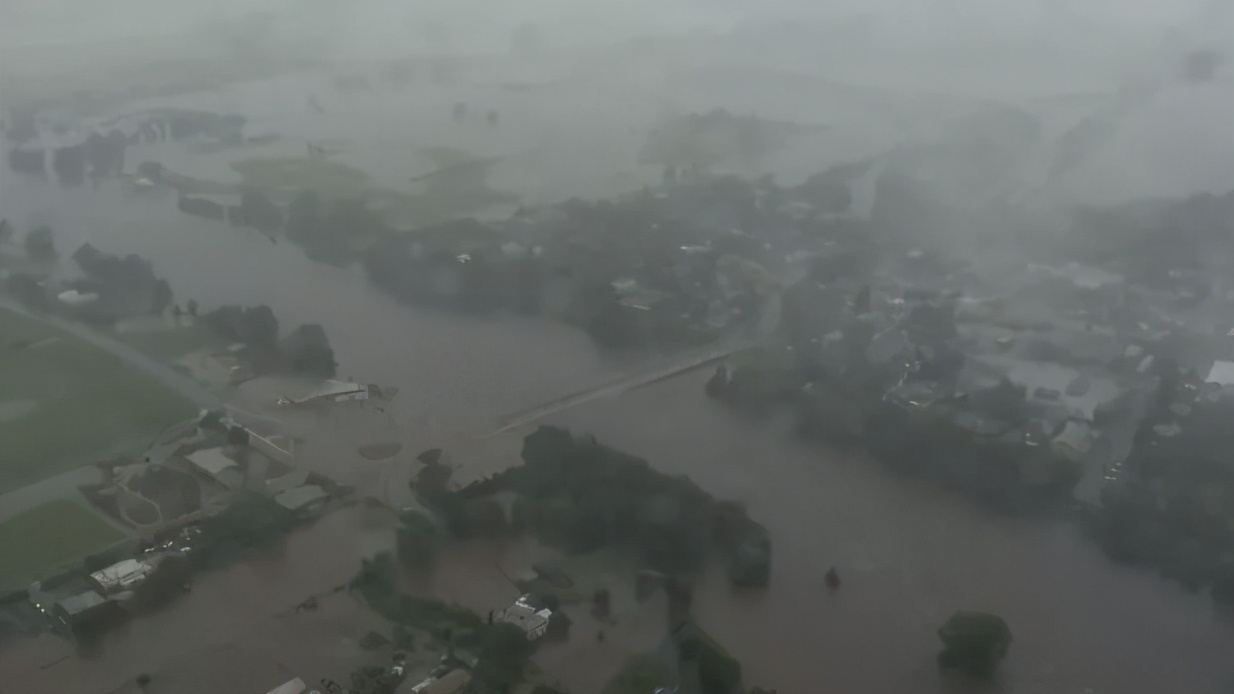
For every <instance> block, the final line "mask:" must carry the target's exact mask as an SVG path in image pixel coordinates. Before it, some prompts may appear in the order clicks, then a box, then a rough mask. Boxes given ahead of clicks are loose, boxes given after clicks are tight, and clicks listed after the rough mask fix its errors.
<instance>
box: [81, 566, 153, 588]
mask: <svg viewBox="0 0 1234 694" xmlns="http://www.w3.org/2000/svg"><path fill="white" fill-rule="evenodd" d="M151 571H154V565H153V564H150V563H147V562H144V561H140V560H137V559H125V560H124V561H121V562H116V563H115V564H112V565H111V566H108V567H107V568H104V569H100V570H98V571H95V572H94V573H92V574H90V581H91V582H93V583H94V585H95V587H96V588H98V590H99V592H100V593H103V594H104V595H106V594H109V593H117V592H120V591H124V590H131V589H132V588H133V587H134V586H136V585H137V584H139V583H141V582H142V581H144V580H146V576H148V575H149V574H150V572H151Z"/></svg>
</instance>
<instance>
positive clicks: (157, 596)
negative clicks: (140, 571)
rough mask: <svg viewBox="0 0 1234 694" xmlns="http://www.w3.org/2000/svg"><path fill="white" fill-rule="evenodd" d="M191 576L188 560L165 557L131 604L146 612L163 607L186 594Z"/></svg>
mask: <svg viewBox="0 0 1234 694" xmlns="http://www.w3.org/2000/svg"><path fill="white" fill-rule="evenodd" d="M191 575H192V568H191V567H190V566H189V561H188V559H186V558H184V557H182V556H177V555H169V556H167V557H164V558H163V559H162V561H160V562H159V565H158V566H157V567H156V568H155V569H154V571H151V572H150V575H148V576H146V579H145V580H144V581H142V582H141V585H139V586H138V587H137V590H136V591H134V594H133V599H132V601H131V604H132V605H133V606H134V607H136V608H139V609H145V610H152V609H156V608H159V607H162V606H163V605H166V604H167V603H168V602H170V601H171V600H172V599H173V598H175V597H176V596H177V595H182V594H183V593H184V586H185V584H186V583H188V580H189V577H190V576H191Z"/></svg>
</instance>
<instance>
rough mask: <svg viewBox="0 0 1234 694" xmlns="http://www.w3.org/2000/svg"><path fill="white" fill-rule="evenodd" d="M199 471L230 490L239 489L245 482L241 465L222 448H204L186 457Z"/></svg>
mask: <svg viewBox="0 0 1234 694" xmlns="http://www.w3.org/2000/svg"><path fill="white" fill-rule="evenodd" d="M185 459H186V460H188V461H189V463H190V464H191V465H192V466H193V467H195V468H197V470H199V471H201V472H203V473H205V474H206V475H209V476H210V477H211V478H213V479H214V480H217V481H218V482H219V484H222V485H223V486H224V487H227V488H228V489H234V488H236V487H239V486H240V485H241V484H243V482H244V471H243V470H241V469H240V464H239V463H237V462H236V461H235V460H233V459H232V458H231V457H230V456H228V455H227V454H226V453H225V452H224V451H223V449H222V448H203V449H201V450H199V451H193V452H192V453H189V454H188V455H186V456H185Z"/></svg>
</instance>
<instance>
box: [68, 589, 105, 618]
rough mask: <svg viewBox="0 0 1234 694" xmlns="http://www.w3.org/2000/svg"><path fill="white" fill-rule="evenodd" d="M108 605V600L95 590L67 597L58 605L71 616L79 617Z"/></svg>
mask: <svg viewBox="0 0 1234 694" xmlns="http://www.w3.org/2000/svg"><path fill="white" fill-rule="evenodd" d="M106 603H107V598H105V597H103V596H102V595H99V594H98V593H97V592H95V591H93V590H88V591H86V592H84V593H78V594H77V595H73V596H70V597H67V598H65V599H63V600H61V601H60V602H57V603H56V605H57V606H58V607H59V608H60V609H62V610H64V612H65V613H66V614H68V615H69V616H73V615H79V614H82V613H84V612H89V611H90V610H92V609H94V608H96V607H98V606H99V605H103V604H106Z"/></svg>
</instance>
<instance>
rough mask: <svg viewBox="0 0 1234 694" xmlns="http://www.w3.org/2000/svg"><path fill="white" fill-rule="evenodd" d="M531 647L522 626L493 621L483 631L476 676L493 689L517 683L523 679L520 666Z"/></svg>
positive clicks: (530, 651)
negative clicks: (494, 622)
mask: <svg viewBox="0 0 1234 694" xmlns="http://www.w3.org/2000/svg"><path fill="white" fill-rule="evenodd" d="M534 650H535V646H534V645H533V644H532V643H531V641H528V640H527V634H525V633H524V632H523V630H522V629H520V628H518V627H517V626H515V625H513V624H507V623H505V622H501V623H498V624H494V625H493V626H491V627H489V628H488V629H487V630H486V631H485V634H484V641H483V642H482V643H481V646H480V656H479V659H478V662H477V663H476V677H477V679H479V680H480V681H481V682H483V683H484V684H485V685H487V686H488V687H490V688H491V689H494V690H497V691H500V690H501V689H502V688H503V687H509V686H512V685H515V684H518V683H519V682H521V681H522V679H523V666H524V665H525V664H526V663H527V659H528V658H530V657H531V653H532V651H534Z"/></svg>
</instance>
